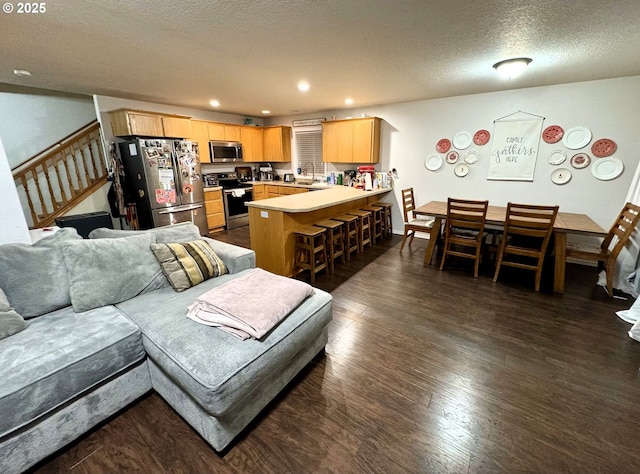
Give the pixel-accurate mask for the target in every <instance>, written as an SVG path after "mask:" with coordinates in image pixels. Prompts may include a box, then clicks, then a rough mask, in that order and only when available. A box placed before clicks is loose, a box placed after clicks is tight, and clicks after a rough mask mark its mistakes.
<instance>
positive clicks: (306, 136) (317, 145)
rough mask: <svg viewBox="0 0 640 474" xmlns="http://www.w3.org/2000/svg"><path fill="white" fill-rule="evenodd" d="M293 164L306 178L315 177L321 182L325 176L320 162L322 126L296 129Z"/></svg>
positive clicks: (294, 133)
mask: <svg viewBox="0 0 640 474" xmlns="http://www.w3.org/2000/svg"><path fill="white" fill-rule="evenodd" d="M293 141H294V150H295V164H294V169H297V168H300V170H301V171H302V172H303V173H304V172H305V171H306V173H307V177H312V176H313V175H315V177H316V179H320V180H322V178H324V176H325V175H326V170H325V163H324V162H323V161H322V126H321V125H312V126H307V127H296V128H295V129H294V132H293Z"/></svg>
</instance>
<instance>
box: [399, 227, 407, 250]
mask: <svg viewBox="0 0 640 474" xmlns="http://www.w3.org/2000/svg"><path fill="white" fill-rule="evenodd" d="M408 233H409V231H408V230H407V229H405V230H404V234H403V235H402V243H401V244H400V253H402V249H403V248H404V243H405V242H406V241H407V234H408Z"/></svg>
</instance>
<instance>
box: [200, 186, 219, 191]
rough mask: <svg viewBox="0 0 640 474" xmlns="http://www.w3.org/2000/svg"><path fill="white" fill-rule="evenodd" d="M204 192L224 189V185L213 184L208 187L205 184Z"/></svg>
mask: <svg viewBox="0 0 640 474" xmlns="http://www.w3.org/2000/svg"><path fill="white" fill-rule="evenodd" d="M203 189H204V192H205V193H206V192H207V191H220V190H221V189H222V186H212V187H206V186H204V188H203Z"/></svg>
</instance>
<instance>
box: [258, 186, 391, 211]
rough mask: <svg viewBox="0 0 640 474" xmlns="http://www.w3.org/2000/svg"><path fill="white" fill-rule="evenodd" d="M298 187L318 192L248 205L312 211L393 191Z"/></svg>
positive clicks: (278, 209)
mask: <svg viewBox="0 0 640 474" xmlns="http://www.w3.org/2000/svg"><path fill="white" fill-rule="evenodd" d="M293 185H295V183H293ZM297 187H304V188H309V189H315V190H317V192H313V193H301V194H291V195H289V196H280V197H274V198H269V199H261V200H259V201H251V202H248V203H247V206H248V207H250V208H257V209H265V210H272V211H282V212H291V213H299V212H311V211H317V210H318V209H323V208H326V207H330V206H335V205H337V204H342V203H345V202H349V201H355V200H358V199H362V198H365V197H368V196H375V195H378V194H385V193H388V192H389V191H391V188H385V189H376V190H373V191H363V190H362V189H356V188H351V187H349V186H327V187H319V188H318V187H314V186H308V185H297Z"/></svg>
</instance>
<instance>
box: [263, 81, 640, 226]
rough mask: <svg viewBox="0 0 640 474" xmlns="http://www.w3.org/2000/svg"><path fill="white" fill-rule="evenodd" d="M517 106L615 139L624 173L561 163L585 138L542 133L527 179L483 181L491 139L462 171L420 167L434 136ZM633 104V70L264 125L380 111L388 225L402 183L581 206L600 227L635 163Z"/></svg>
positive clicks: (639, 120)
mask: <svg viewBox="0 0 640 474" xmlns="http://www.w3.org/2000/svg"><path fill="white" fill-rule="evenodd" d="M518 110H522V111H524V112H529V113H532V114H537V115H542V116H544V117H546V119H545V121H544V124H543V128H544V127H547V126H548V125H552V124H558V125H561V126H562V127H563V128H564V129H565V131H566V130H568V129H569V128H571V127H574V126H578V125H580V126H585V127H587V128H589V129H590V130H591V132H592V133H593V140H592V143H593V141H595V140H597V139H599V138H611V139H613V140H614V141H615V142H616V143H617V145H618V150H617V152H616V153H615V156H616V157H617V158H620V159H621V160H622V162H623V163H624V165H625V171H624V173H623V174H622V175H621V176H620V177H618V178H617V179H614V180H611V181H600V180H597V179H596V178H594V177H593V176H592V174H591V170H590V167H589V168H585V169H581V170H576V169H573V168H572V167H571V165H570V164H569V158H570V157H571V156H572V155H573V154H575V153H577V152H586V153H588V154H589V155H591V151H590V145H588V146H587V147H586V148H584V149H582V150H576V151H573V150H567V149H566V148H564V147H563V146H562V143H561V142H560V143H556V144H547V143H545V142H544V141H543V140H541V141H540V149H539V154H538V160H537V163H536V169H535V176H534V181H533V182H514V181H487V179H486V177H487V172H488V165H489V155H490V152H491V142H490V143H489V144H487V145H485V146H482V147H478V146H475V145H472V146H471V147H470V148H469V149H468V150H471V149H474V150H476V151H477V152H478V155H479V158H480V160H479V161H478V163H476V164H474V165H472V166H471V171H470V172H469V174H468V175H467V176H466V177H464V178H458V177H456V176H455V175H454V173H453V168H454V166H453V165H447V164H445V165H444V166H443V167H442V168H441V169H440V170H439V171H437V172H432V171H428V170H427V169H426V168H425V167H424V161H425V158H427V157H428V156H429V155H431V154H433V153H436V150H435V145H436V143H437V142H438V140H439V139H441V138H449V139H452V138H453V136H454V135H455V134H456V133H457V132H460V131H468V132H471V133H472V134H473V133H475V132H476V131H477V130H479V129H487V130H489V131H490V132H491V133H493V121H494V120H495V119H497V118H500V117H503V116H505V115H507V114H510V113H512V112H516V111H518ZM639 110H640V76H635V77H627V78H618V79H610V80H602V81H590V82H581V83H574V84H563V85H557V86H546V87H536V88H530V89H518V90H512V91H503V92H494V93H488V94H477V95H469V96H460V97H452V98H445V99H435V100H425V101H418V102H408V103H402V104H391V105H384V106H375V107H367V108H352V109H342V110H335V111H326V112H322V113H315V114H309V115H305V116H295V117H277V118H273V119H271V120H270V123H269V124H270V125H275V124H280V125H291V121H292V120H295V119H302V118H312V117H326V118H327V119H328V120H329V119H330V118H331V116H335V117H336V118H337V119H339V118H345V117H346V116H353V117H357V116H360V115H361V114H368V115H371V116H377V117H381V118H382V119H383V125H382V138H381V140H382V142H381V149H382V150H381V162H380V164H379V165H378V166H377V168H378V169H380V170H382V171H387V170H390V169H392V168H396V169H397V170H398V173H399V177H400V179H399V181H397V182H396V183H395V185H394V188H395V189H394V193H395V203H396V205H395V206H394V215H393V219H394V230H395V231H396V232H401V229H402V217H401V213H400V209H399V207H398V205H397V203H398V202H400V199H399V196H400V191H401V189H404V188H409V187H413V188H414V190H415V194H416V199H417V201H418V203H419V204H420V203H424V202H427V201H430V200H446V198H447V197H448V196H455V197H459V198H470V199H489V201H490V203H491V204H494V205H506V203H507V202H508V201H516V202H525V203H532V204H536V203H539V204H559V205H560V210H561V211H564V212H578V213H586V214H588V215H589V216H591V217H592V218H593V219H594V220H595V221H596V222H598V223H599V224H600V225H601V226H602V227H603V228H605V229H608V228H609V227H610V226H611V224H612V222H613V221H614V219H615V218H616V216H617V214H618V212H619V211H620V209H621V208H622V206H623V204H624V199H625V197H626V194H627V190H628V188H629V184H630V182H631V179H632V177H633V174H634V171H635V168H636V166H637V164H638V156H639V155H640V133H638V131H639V130H640V114H639V113H638V111H639ZM556 149H562V150H564V151H565V152H566V153H567V155H568V157H569V158H568V159H567V161H566V162H565V163H564V164H563V165H562V166H564V167H567V168H569V169H570V170H571V172H572V174H573V178H572V179H571V181H570V182H569V183H567V184H565V185H563V186H558V185H555V184H553V183H552V182H551V180H550V174H551V172H552V171H553V170H554V169H556V168H557V167H554V166H552V165H550V164H549V163H548V162H547V157H548V156H549V153H550V152H551V151H553V150H556ZM468 150H465V151H464V152H466V151H468ZM464 152H462V153H461V155H462V156H464ZM592 159H593V160H596V159H597V158H592ZM345 168H353V166H352V165H349V166H344V165H341V166H340V167H338V166H333V167H332V170H333V169H335V170H338V171H341V170H343V169H345ZM386 200H389V198H387V199H386ZM392 200H393V199H392Z"/></svg>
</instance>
